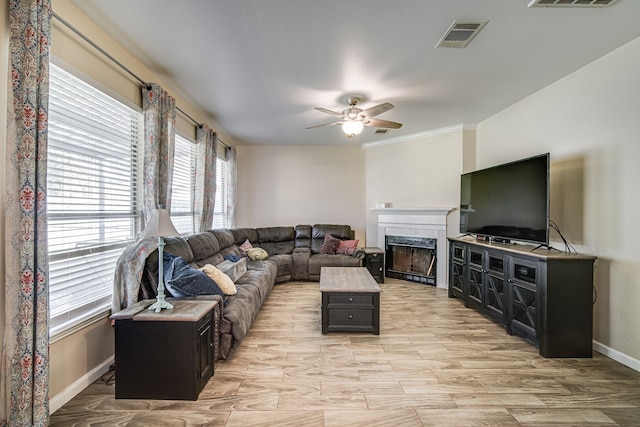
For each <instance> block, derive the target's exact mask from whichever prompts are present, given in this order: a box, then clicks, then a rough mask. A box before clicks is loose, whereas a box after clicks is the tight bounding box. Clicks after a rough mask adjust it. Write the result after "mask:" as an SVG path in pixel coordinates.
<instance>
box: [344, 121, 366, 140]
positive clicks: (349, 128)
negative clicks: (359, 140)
mask: <svg viewBox="0 0 640 427" xmlns="http://www.w3.org/2000/svg"><path fill="white" fill-rule="evenodd" d="M363 128H364V124H363V123H362V122H361V121H360V120H347V121H346V122H344V123H343V124H342V131H343V132H344V133H346V134H347V135H349V136H350V137H351V136H354V135H358V134H360V132H362V129H363Z"/></svg>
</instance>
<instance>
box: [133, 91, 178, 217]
mask: <svg viewBox="0 0 640 427" xmlns="http://www.w3.org/2000/svg"><path fill="white" fill-rule="evenodd" d="M141 90H142V110H143V115H144V150H143V151H144V161H143V166H142V167H143V172H142V174H143V175H142V176H143V182H144V183H143V204H142V212H143V214H144V224H146V223H147V221H148V220H149V218H151V213H152V212H153V210H154V209H156V208H157V207H158V206H159V205H163V206H164V207H165V208H167V209H171V185H172V181H173V155H174V151H175V142H176V132H175V124H176V101H175V99H174V98H173V97H171V96H170V95H169V94H168V93H167V92H166V91H165V90H164V89H162V88H161V87H160V86H159V85H157V84H155V83H150V84H146V85H142V86H141ZM144 224H143V225H144Z"/></svg>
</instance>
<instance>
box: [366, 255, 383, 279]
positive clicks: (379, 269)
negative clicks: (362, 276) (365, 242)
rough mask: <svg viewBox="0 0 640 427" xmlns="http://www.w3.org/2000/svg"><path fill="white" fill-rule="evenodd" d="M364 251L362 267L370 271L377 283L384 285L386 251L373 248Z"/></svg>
mask: <svg viewBox="0 0 640 427" xmlns="http://www.w3.org/2000/svg"><path fill="white" fill-rule="evenodd" d="M363 250H364V260H363V261H362V266H363V267H366V269H367V270H369V273H371V276H373V278H374V279H375V281H376V282H378V283H384V249H380V248H373V247H371V248H363Z"/></svg>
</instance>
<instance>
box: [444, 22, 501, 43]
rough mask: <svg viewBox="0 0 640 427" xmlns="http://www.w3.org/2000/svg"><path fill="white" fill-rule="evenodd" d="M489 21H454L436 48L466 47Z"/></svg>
mask: <svg viewBox="0 0 640 427" xmlns="http://www.w3.org/2000/svg"><path fill="white" fill-rule="evenodd" d="M487 22H489V21H453V24H451V26H450V27H449V29H448V30H447V32H446V33H444V36H442V38H441V39H440V41H439V42H438V44H437V45H436V47H455V48H463V47H466V46H467V45H468V44H469V42H470V41H471V40H473V38H474V37H475V36H476V34H478V33H479V32H480V30H481V29H482V27H484V26H485V25H486V24H487Z"/></svg>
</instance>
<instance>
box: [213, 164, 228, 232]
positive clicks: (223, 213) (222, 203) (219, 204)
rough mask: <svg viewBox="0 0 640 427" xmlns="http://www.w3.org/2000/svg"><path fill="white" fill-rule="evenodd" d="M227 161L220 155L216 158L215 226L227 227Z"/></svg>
mask: <svg viewBox="0 0 640 427" xmlns="http://www.w3.org/2000/svg"><path fill="white" fill-rule="evenodd" d="M228 185H229V179H228V167H227V161H226V160H223V159H221V158H220V157H218V158H217V159H216V204H215V206H214V209H213V228H227V227H228V226H229V222H228V220H227V201H228V199H227V195H228V193H229V189H228Z"/></svg>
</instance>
